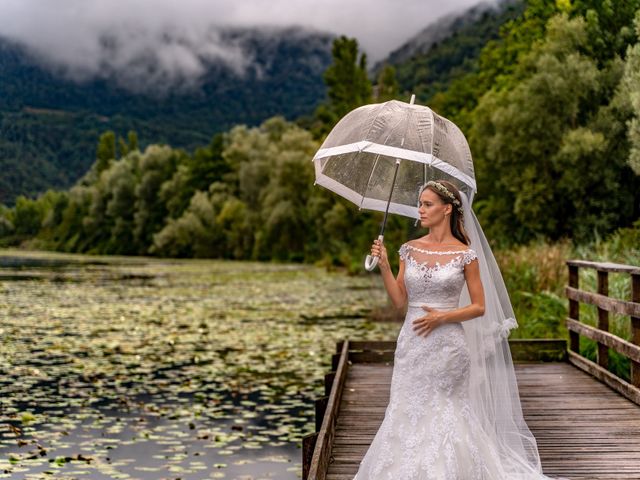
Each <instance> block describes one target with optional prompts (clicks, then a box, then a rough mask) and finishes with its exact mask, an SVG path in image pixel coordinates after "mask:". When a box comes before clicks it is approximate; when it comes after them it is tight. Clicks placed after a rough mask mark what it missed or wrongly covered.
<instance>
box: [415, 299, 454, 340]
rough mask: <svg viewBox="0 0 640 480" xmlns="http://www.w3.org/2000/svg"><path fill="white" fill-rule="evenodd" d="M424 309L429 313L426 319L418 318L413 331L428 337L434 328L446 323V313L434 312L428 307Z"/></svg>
mask: <svg viewBox="0 0 640 480" xmlns="http://www.w3.org/2000/svg"><path fill="white" fill-rule="evenodd" d="M422 308H423V309H424V310H425V311H426V312H427V314H426V315H425V316H424V317H420V318H417V319H415V320H414V321H413V325H414V327H413V329H414V330H415V332H416V334H418V335H424V336H425V337H426V336H427V335H429V334H430V333H431V332H432V331H433V329H434V328H436V327H439V326H440V325H442V324H444V323H446V319H445V316H444V314H445V312H441V311H439V310H434V309H433V308H431V307H428V306H426V305H424V306H423V307H422Z"/></svg>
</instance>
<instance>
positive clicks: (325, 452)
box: [308, 340, 349, 480]
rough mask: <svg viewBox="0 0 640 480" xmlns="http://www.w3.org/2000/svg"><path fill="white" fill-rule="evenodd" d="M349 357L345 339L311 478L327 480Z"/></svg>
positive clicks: (347, 342) (316, 447)
mask: <svg viewBox="0 0 640 480" xmlns="http://www.w3.org/2000/svg"><path fill="white" fill-rule="evenodd" d="M348 357H349V341H348V340H345V341H344V343H343V345H342V353H341V354H340V360H339V361H338V365H337V368H336V369H335V371H336V377H335V379H334V381H333V385H332V387H331V393H330V394H329V400H328V401H327V407H326V412H325V415H324V418H323V420H322V426H321V427H320V432H318V438H317V440H316V444H315V447H314V449H313V456H312V458H311V466H310V467H309V476H308V479H309V480H325V477H326V473H327V469H328V466H329V459H330V456H331V448H332V444H333V438H334V435H335V427H336V423H337V421H338V410H339V409H340V400H341V398H342V391H343V388H344V384H345V381H346V378H347V367H348V363H347V362H348Z"/></svg>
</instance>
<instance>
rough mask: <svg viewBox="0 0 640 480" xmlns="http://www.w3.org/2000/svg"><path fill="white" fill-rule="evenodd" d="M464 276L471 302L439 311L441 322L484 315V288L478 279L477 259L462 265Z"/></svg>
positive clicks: (478, 265) (460, 320)
mask: <svg viewBox="0 0 640 480" xmlns="http://www.w3.org/2000/svg"><path fill="white" fill-rule="evenodd" d="M464 278H465V280H466V281H467V288H468V289H469V297H470V299H471V303H470V304H469V305H467V306H465V307H462V308H456V309H455V310H449V311H448V312H441V313H442V314H443V315H442V318H443V323H446V322H462V321H464V320H470V319H472V318H476V317H479V316H480V315H484V289H483V288H482V281H481V280H480V264H479V263H478V259H475V260H473V261H471V262H470V263H469V264H468V265H465V267H464Z"/></svg>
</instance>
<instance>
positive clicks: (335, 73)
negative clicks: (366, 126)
mask: <svg viewBox="0 0 640 480" xmlns="http://www.w3.org/2000/svg"><path fill="white" fill-rule="evenodd" d="M331 53H332V55H333V63H332V64H331V66H329V68H327V70H326V71H325V73H324V81H325V83H326V84H327V95H328V97H329V109H330V110H331V112H332V113H333V114H334V115H335V117H336V118H341V117H342V116H344V115H345V114H346V113H348V112H350V111H351V110H353V109H354V108H356V107H359V106H361V105H364V104H367V103H369V102H370V101H371V82H370V81H369V78H368V76H367V55H366V54H365V53H362V54H360V56H359V57H358V41H357V40H356V39H355V38H347V37H345V36H344V35H343V36H341V37H339V38H336V39H335V40H334V42H333V47H332V49H331Z"/></svg>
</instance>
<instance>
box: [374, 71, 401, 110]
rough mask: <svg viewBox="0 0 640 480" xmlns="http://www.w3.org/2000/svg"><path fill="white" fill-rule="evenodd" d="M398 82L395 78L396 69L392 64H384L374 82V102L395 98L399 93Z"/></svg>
mask: <svg viewBox="0 0 640 480" xmlns="http://www.w3.org/2000/svg"><path fill="white" fill-rule="evenodd" d="M399 88H400V86H399V84H398V79H397V78H396V69H395V67H393V66H392V65H385V66H384V68H383V69H382V70H381V71H380V74H379V75H378V83H377V84H376V87H375V90H376V95H375V100H376V102H386V101H388V100H397V99H398V95H399Z"/></svg>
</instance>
